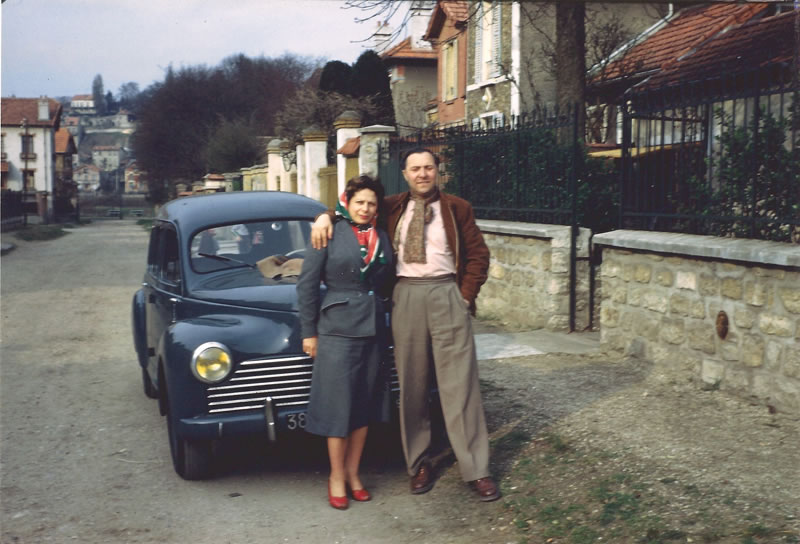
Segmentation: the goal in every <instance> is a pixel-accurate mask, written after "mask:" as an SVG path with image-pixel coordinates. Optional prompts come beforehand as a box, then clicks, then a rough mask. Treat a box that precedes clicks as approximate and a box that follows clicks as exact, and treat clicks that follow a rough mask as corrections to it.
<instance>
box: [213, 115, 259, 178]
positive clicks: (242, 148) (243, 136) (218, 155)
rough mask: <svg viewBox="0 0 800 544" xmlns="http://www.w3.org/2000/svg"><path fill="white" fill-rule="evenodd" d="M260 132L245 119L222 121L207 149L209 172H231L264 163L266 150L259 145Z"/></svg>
mask: <svg viewBox="0 0 800 544" xmlns="http://www.w3.org/2000/svg"><path fill="white" fill-rule="evenodd" d="M258 136H259V134H258V130H257V129H256V127H255V126H254V125H253V124H252V123H249V122H247V121H245V120H243V119H234V120H233V121H229V120H227V119H222V120H221V122H220V124H219V125H218V126H217V128H216V129H215V130H214V131H213V133H212V135H211V137H210V138H209V141H208V146H207V147H206V169H207V170H208V171H209V172H218V173H221V172H231V171H233V170H238V169H239V168H244V167H246V166H251V165H253V164H256V163H259V162H263V158H264V157H263V154H264V151H265V150H264V149H263V147H262V146H261V145H259V140H258Z"/></svg>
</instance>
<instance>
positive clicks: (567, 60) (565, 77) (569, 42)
mask: <svg viewBox="0 0 800 544" xmlns="http://www.w3.org/2000/svg"><path fill="white" fill-rule="evenodd" d="M585 14H586V5H585V4H584V3H583V2H580V3H572V2H556V70H557V73H556V94H557V95H558V100H559V103H558V105H559V107H560V108H562V109H563V108H572V107H576V108H577V110H578V138H579V139H580V140H581V141H582V140H583V138H584V126H585V124H586V121H585V117H586V112H585V109H584V90H585V88H586V27H585V23H584V17H585ZM571 138H572V134H571V130H570V134H566V133H564V134H559V140H560V141H561V142H567V141H569V140H570V139H571Z"/></svg>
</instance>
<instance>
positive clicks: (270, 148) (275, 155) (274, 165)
mask: <svg viewBox="0 0 800 544" xmlns="http://www.w3.org/2000/svg"><path fill="white" fill-rule="evenodd" d="M281 141H282V140H279V139H277V138H275V139H274V140H271V141H270V142H269V144H268V145H267V169H268V170H267V191H280V190H281V177H283V176H281V174H282V173H283V161H282V160H281Z"/></svg>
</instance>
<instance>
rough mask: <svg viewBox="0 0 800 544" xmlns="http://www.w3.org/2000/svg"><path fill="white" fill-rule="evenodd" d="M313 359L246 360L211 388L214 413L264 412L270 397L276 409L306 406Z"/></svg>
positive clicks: (396, 386) (396, 387)
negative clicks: (225, 378)
mask: <svg viewBox="0 0 800 544" xmlns="http://www.w3.org/2000/svg"><path fill="white" fill-rule="evenodd" d="M312 367H313V359H311V357H306V356H304V355H297V356H290V357H279V358H275V359H253V360H250V361H243V362H242V363H241V364H240V365H239V367H238V368H237V369H236V371H235V372H234V373H233V377H232V378H231V379H230V380H229V381H228V382H226V383H225V385H218V386H213V387H209V388H208V412H209V413H210V414H220V413H231V412H234V413H235V412H244V411H248V410H260V409H262V408H263V407H264V403H265V402H266V400H267V397H271V398H272V402H273V403H274V406H275V408H282V407H283V408H285V407H305V406H306V405H307V404H308V397H309V394H310V392H311V369H312ZM391 387H392V391H394V392H397V391H398V390H399V384H398V382H397V373H396V372H395V370H394V367H393V368H392V375H391Z"/></svg>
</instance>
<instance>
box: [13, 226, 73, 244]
mask: <svg viewBox="0 0 800 544" xmlns="http://www.w3.org/2000/svg"><path fill="white" fill-rule="evenodd" d="M65 234H69V233H68V232H67V231H65V230H64V229H63V227H62V225H27V226H25V227H23V228H21V229H19V230H18V231H16V232H15V233H14V237H15V238H18V239H20V240H25V241H26V242H37V241H41V240H55V239H56V238H61V237H62V236H64V235H65Z"/></svg>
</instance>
